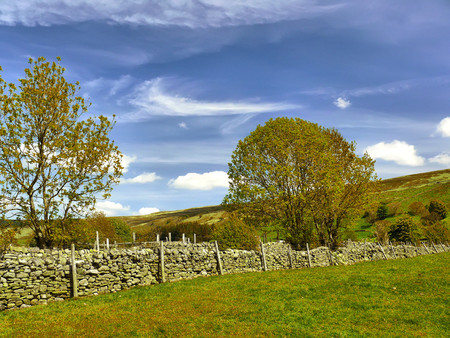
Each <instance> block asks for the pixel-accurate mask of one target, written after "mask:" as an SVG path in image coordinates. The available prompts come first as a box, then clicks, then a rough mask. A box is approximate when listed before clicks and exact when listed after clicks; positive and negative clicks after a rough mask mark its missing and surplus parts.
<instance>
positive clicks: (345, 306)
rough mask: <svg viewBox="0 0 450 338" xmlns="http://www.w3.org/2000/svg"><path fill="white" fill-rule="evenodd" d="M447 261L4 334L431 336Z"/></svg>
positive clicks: (55, 315) (187, 289)
mask: <svg viewBox="0 0 450 338" xmlns="http://www.w3.org/2000/svg"><path fill="white" fill-rule="evenodd" d="M449 258H450V253H442V254H437V255H430V256H421V257H417V258H410V259H403V260H394V261H378V262H366V263H360V264H357V265H353V266H346V267H344V266H339V267H327V268H313V269H303V270H284V271H271V272H265V273H247V274H237V275H226V276H216V277H209V278H197V279H194V280H189V281H181V282H177V283H171V284H163V285H158V286H152V287H139V288H135V289H132V290H128V291H123V292H119V293H116V294H107V295H102V296H98V297H90V298H81V299H77V300H70V301H66V302H60V303H52V304H50V305H48V306H36V307H31V308H27V309H23V310H15V311H7V312H2V313H0V336H9V337H12V336H21V337H23V336H27V337H33V336H36V337H37V336H41V337H42V336H44V337H50V336H52V337H53V336H58V337H60V336H92V337H94V336H110V337H112V336H114V337H130V336H246V337H250V336H301V337H309V336H310V337H317V336H341V337H348V336H391V337H392V336H393V337H395V336H397V337H405V336H429V337H443V336H447V335H448V333H449V332H450V317H449V304H450V299H449V298H450V297H449V295H450V277H449V271H448V261H449Z"/></svg>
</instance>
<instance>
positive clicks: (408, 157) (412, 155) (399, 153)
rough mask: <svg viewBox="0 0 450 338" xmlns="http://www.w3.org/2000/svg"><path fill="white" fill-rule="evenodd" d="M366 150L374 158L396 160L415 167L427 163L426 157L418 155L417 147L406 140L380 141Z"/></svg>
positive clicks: (398, 162)
mask: <svg viewBox="0 0 450 338" xmlns="http://www.w3.org/2000/svg"><path fill="white" fill-rule="evenodd" d="M366 151H367V152H368V153H369V155H370V157H372V158H373V159H378V158H380V159H383V160H385V161H394V162H396V163H397V164H400V165H407V166H412V167H415V166H421V165H423V164H424V163H425V159H424V158H423V157H421V156H419V155H417V153H416V149H415V147H414V146H413V145H410V144H408V143H406V142H404V141H398V140H395V141H393V142H391V143H385V142H380V143H377V144H375V145H373V146H370V147H367V149H366Z"/></svg>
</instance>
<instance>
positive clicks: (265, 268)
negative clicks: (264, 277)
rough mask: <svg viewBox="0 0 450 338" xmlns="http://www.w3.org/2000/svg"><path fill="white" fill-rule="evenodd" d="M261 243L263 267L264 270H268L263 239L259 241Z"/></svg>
mask: <svg viewBox="0 0 450 338" xmlns="http://www.w3.org/2000/svg"><path fill="white" fill-rule="evenodd" d="M259 245H260V246H261V263H262V268H263V270H264V271H267V263H266V253H265V251H264V244H263V242H262V241H261V240H260V241H259Z"/></svg>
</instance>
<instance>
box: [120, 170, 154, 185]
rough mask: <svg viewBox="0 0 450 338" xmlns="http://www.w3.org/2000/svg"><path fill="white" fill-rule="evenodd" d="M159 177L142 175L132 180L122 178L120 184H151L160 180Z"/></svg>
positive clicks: (150, 174) (152, 174)
mask: <svg viewBox="0 0 450 338" xmlns="http://www.w3.org/2000/svg"><path fill="white" fill-rule="evenodd" d="M160 179H161V177H160V176H158V175H156V173H143V174H141V175H138V176H136V177H133V178H122V179H121V180H120V183H125V184H126V183H129V184H144V183H151V182H155V181H157V180H160Z"/></svg>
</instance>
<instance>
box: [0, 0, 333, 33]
mask: <svg viewBox="0 0 450 338" xmlns="http://www.w3.org/2000/svg"><path fill="white" fill-rule="evenodd" d="M341 7H342V6H341V5H320V4H318V3H317V2H316V1H310V0H283V1H262V0H248V1H231V0H214V1H211V0H198V1H179V0H164V1H160V0H148V1H142V0H130V1H108V0H77V1H73V0H20V1H1V2H0V24H4V25H17V24H20V25H25V26H38V25H41V26H50V25H60V24H67V23H71V22H84V21H91V20H105V21H108V22H111V23H118V24H133V25H146V26H167V25H175V26H187V27H191V28H199V27H203V28H205V27H223V26H236V25H251V24H261V23H273V22H278V21H282V20H292V19H298V18H309V17H314V16H320V15H322V14H325V13H329V12H333V11H335V10H336V9H339V8H341Z"/></svg>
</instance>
